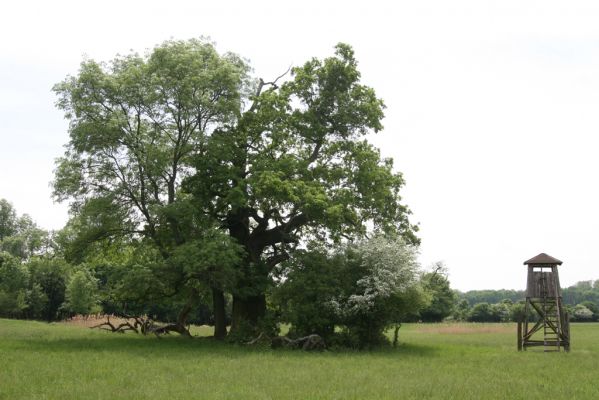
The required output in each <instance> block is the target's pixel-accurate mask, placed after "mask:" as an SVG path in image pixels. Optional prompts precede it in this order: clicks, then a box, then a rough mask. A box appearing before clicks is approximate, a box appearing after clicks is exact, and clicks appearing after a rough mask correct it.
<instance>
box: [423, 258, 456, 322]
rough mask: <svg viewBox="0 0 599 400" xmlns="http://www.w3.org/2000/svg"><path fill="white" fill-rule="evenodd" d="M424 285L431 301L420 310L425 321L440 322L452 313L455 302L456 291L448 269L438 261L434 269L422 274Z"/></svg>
mask: <svg viewBox="0 0 599 400" xmlns="http://www.w3.org/2000/svg"><path fill="white" fill-rule="evenodd" d="M422 286H423V287H424V289H425V290H426V291H428V292H429V294H430V295H431V303H430V305H429V306H428V307H426V308H424V309H423V310H422V311H420V319H421V320H422V321H424V322H440V321H442V320H443V319H444V318H446V317H448V316H450V315H451V313H452V311H453V307H454V304H455V293H454V292H453V290H451V288H450V286H449V279H448V277H447V269H446V268H445V266H444V265H443V263H442V262H437V263H436V264H435V265H434V266H433V270H432V271H431V272H428V273H426V274H424V275H423V276H422Z"/></svg>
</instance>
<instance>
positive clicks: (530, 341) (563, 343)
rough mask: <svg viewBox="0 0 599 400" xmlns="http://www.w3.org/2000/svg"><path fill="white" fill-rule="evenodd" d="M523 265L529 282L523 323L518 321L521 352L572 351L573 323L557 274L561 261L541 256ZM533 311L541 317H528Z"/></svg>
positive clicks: (543, 254) (544, 255)
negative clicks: (531, 349) (535, 349)
mask: <svg viewBox="0 0 599 400" xmlns="http://www.w3.org/2000/svg"><path fill="white" fill-rule="evenodd" d="M524 265H526V266H528V280H527V284H526V306H525V313H524V320H523V321H520V322H518V350H523V349H524V350H526V348H527V347H532V346H543V348H544V350H545V351H560V349H561V348H562V347H563V349H564V350H565V351H570V322H569V318H568V314H567V313H566V312H564V309H563V307H562V292H561V289H560V287H559V275H558V273H557V266H558V265H562V262H561V261H560V260H558V259H557V258H553V257H551V256H550V255H547V254H545V253H541V254H539V255H538V256H536V257H533V258H531V259H530V260H528V261H525V262H524ZM533 310H534V312H536V314H537V315H536V316H537V317H538V318H533V319H531V318H530V317H529V315H530V314H531V311H533ZM529 319H531V321H529ZM535 319H536V322H534V320H535ZM533 322H534V325H532V323H533ZM531 325H532V327H530V326H531Z"/></svg>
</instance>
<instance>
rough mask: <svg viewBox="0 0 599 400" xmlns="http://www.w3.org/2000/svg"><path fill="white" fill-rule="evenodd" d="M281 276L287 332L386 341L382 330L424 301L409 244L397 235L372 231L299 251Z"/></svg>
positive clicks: (362, 343)
mask: <svg viewBox="0 0 599 400" xmlns="http://www.w3.org/2000/svg"><path fill="white" fill-rule="evenodd" d="M286 268H287V269H288V272H287V274H286V279H285V281H284V282H283V284H282V285H281V286H280V288H279V290H278V292H277V295H276V296H275V299H277V300H278V303H279V304H280V306H281V308H282V310H283V318H284V319H285V320H286V321H287V322H290V323H291V324H292V333H295V334H298V335H306V334H310V333H318V334H320V335H321V336H323V337H325V338H326V339H327V340H330V339H331V338H332V336H333V334H334V329H335V327H341V328H343V334H342V337H341V338H339V339H334V338H333V340H336V341H337V342H340V343H343V344H345V345H355V347H359V348H363V347H370V346H376V345H379V344H381V343H383V342H386V338H385V337H384V331H385V330H386V329H387V328H388V327H390V326H391V325H392V324H398V323H401V322H402V321H406V319H408V318H410V317H411V316H414V315H417V314H418V311H420V309H422V308H423V307H424V306H426V305H427V304H428V301H429V298H428V296H427V295H426V293H425V291H424V290H423V289H422V287H421V286H420V282H419V279H418V278H419V272H420V271H419V268H420V267H419V265H418V263H417V262H416V251H415V248H414V247H413V246H410V245H408V244H406V243H405V242H404V241H403V240H402V239H395V240H389V239H385V238H383V237H379V236H377V237H374V238H372V239H370V240H367V241H363V242H360V243H356V244H348V245H346V246H342V247H340V248H338V249H337V250H336V251H335V252H333V253H332V254H328V253H327V252H325V251H324V250H322V249H315V250H313V251H307V252H301V253H298V256H297V257H296V258H294V259H293V261H292V262H290V263H288V264H287V265H286Z"/></svg>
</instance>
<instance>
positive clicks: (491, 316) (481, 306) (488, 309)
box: [467, 303, 501, 322]
mask: <svg viewBox="0 0 599 400" xmlns="http://www.w3.org/2000/svg"><path fill="white" fill-rule="evenodd" d="M467 319H468V321H470V322H499V321H500V320H501V317H500V316H499V314H498V313H497V310H496V309H495V308H494V307H493V306H492V305H491V304H489V303H477V304H475V305H474V306H473V307H472V309H471V310H470V312H469V313H468V317H467Z"/></svg>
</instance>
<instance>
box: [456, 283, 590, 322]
mask: <svg viewBox="0 0 599 400" xmlns="http://www.w3.org/2000/svg"><path fill="white" fill-rule="evenodd" d="M454 293H455V299H456V302H455V304H454V307H453V312H452V314H451V316H448V317H447V319H451V320H457V321H471V322H509V321H512V322H513V321H517V320H519V319H521V318H522V317H523V315H524V312H525V309H524V301H525V299H526V293H525V292H524V290H505V289H501V290H470V291H468V292H465V293H464V292H460V291H455V292H454ZM562 297H563V300H564V305H565V307H566V310H567V311H568V314H569V316H570V319H571V320H572V321H575V322H593V321H599V280H596V281H582V282H578V283H576V284H575V285H573V286H570V287H567V288H564V289H562ZM530 317H535V316H534V314H531V315H530Z"/></svg>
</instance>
